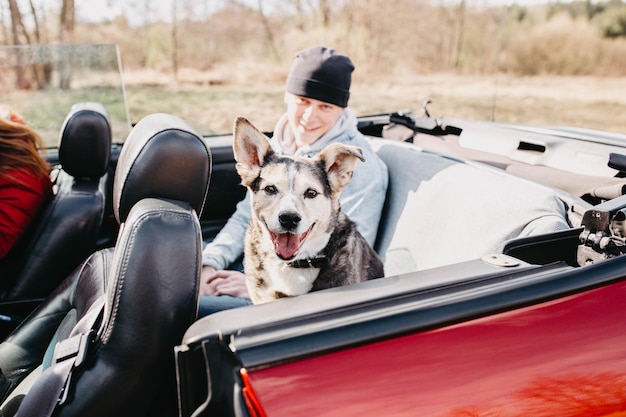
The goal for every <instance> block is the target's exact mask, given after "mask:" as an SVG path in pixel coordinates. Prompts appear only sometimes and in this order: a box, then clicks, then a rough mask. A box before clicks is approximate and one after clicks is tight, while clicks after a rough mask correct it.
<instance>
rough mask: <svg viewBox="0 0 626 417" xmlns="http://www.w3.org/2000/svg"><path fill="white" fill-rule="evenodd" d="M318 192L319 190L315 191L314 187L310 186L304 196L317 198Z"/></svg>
mask: <svg viewBox="0 0 626 417" xmlns="http://www.w3.org/2000/svg"><path fill="white" fill-rule="evenodd" d="M317 194H318V193H317V191H315V190H314V189H312V188H309V189H308V190H306V191H305V192H304V198H315V197H317Z"/></svg>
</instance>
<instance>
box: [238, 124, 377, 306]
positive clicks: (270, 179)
mask: <svg viewBox="0 0 626 417" xmlns="http://www.w3.org/2000/svg"><path fill="white" fill-rule="evenodd" d="M233 150H234V154H235V160H236V161H237V172H238V173H239V175H240V176H241V182H242V184H243V185H244V186H246V187H247V188H248V189H249V190H250V193H251V206H252V215H251V220H250V224H249V226H248V229H247V232H246V238H245V249H244V271H245V274H246V279H247V286H248V291H249V293H250V297H251V299H252V301H253V302H254V303H262V302H266V301H271V300H275V299H278V298H281V297H290V296H295V295H300V294H304V293H307V292H310V291H316V290H321V289H325V288H332V287H338V286H342V285H347V284H353V283H357V282H361V281H365V280H369V279H373V278H379V277H382V276H383V275H384V271H383V264H382V262H381V260H380V258H379V257H378V255H377V254H376V252H375V251H374V250H373V249H372V248H371V247H370V246H369V244H368V243H367V241H366V240H365V238H363V236H361V234H360V233H359V232H358V231H357V230H356V226H355V224H354V222H352V221H351V220H350V219H349V218H348V217H347V216H346V215H345V214H344V213H343V212H341V210H340V206H339V194H340V192H341V190H342V189H343V188H344V187H345V186H346V185H348V183H349V182H350V180H351V179H352V173H353V172H354V167H355V165H356V163H357V159H360V160H363V155H362V152H361V149H360V148H358V147H354V146H347V145H342V144H332V145H329V146H327V147H326V148H325V149H324V150H322V151H321V152H320V153H319V154H318V155H317V156H315V157H313V158H303V157H292V156H284V155H279V154H277V153H275V152H274V151H273V150H272V148H271V146H270V143H269V140H268V138H267V137H266V136H265V135H264V134H263V133H261V132H260V131H259V130H258V129H256V128H255V127H254V126H253V125H252V124H251V123H250V122H249V121H248V120H246V119H245V118H243V117H239V118H237V119H236V121H235V127H234V143H233Z"/></svg>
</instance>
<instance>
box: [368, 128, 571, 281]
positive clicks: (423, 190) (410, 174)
mask: <svg viewBox="0 0 626 417" xmlns="http://www.w3.org/2000/svg"><path fill="white" fill-rule="evenodd" d="M372 144H373V146H374V148H375V149H376V152H377V154H378V155H379V156H380V157H381V159H382V160H383V161H384V162H385V163H386V164H387V168H388V170H389V186H388V189H387V198H386V201H385V206H384V208H383V214H382V218H381V222H380V225H379V233H378V236H377V241H376V245H375V249H376V251H377V252H378V253H379V254H380V255H381V256H382V257H383V259H384V261H385V274H386V275H387V276H390V275H394V274H399V273H404V272H410V271H417V270H423V269H428V268H433V267H436V266H441V265H447V264H452V263H458V262H462V261H466V260H470V259H476V258H481V257H483V256H485V255H488V254H492V253H501V250H502V247H503V245H504V243H505V242H506V241H507V240H509V239H513V238H516V237H522V236H530V235H535V234H540V233H548V232H552V231H557V230H563V229H567V228H569V227H570V225H569V224H568V221H567V209H566V205H565V203H564V201H563V200H561V199H560V198H559V195H558V194H557V193H556V192H555V191H554V190H552V189H549V188H547V187H543V186H541V185H539V184H536V183H532V182H530V181H527V180H524V179H522V178H518V177H514V176H511V175H509V174H506V173H504V172H500V171H498V170H497V169H495V168H491V167H487V166H484V165H481V164H476V163H472V162H469V161H464V160H460V159H456V158H452V157H446V156H442V155H440V154H435V153H431V152H427V151H423V150H421V149H420V148H418V147H416V146H414V145H411V144H408V143H403V142H398V141H392V140H384V139H373V140H372Z"/></svg>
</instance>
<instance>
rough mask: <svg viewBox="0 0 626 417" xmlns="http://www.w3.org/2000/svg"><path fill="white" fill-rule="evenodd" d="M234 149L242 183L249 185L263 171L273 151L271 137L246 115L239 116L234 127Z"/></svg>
mask: <svg viewBox="0 0 626 417" xmlns="http://www.w3.org/2000/svg"><path fill="white" fill-rule="evenodd" d="M233 136H234V138H233V151H234V154H235V160H236V161H237V172H238V173H239V176H240V177H241V183H242V184H243V185H245V186H249V185H250V184H251V183H252V181H254V180H255V179H256V178H257V177H258V176H259V172H260V171H261V165H263V161H264V160H265V157H266V156H267V154H268V153H270V152H273V151H272V147H271V146H270V143H269V139H268V138H267V136H265V135H264V134H263V133H262V132H260V131H259V130H258V129H257V128H256V127H254V126H253V125H252V123H250V122H249V121H248V119H246V118H245V117H237V118H236V119H235V126H234V128H233Z"/></svg>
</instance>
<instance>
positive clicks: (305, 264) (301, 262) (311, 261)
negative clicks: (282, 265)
mask: <svg viewBox="0 0 626 417" xmlns="http://www.w3.org/2000/svg"><path fill="white" fill-rule="evenodd" d="M327 264H328V258H327V257H326V256H316V257H315V258H306V259H296V260H295V261H291V262H289V263H287V265H289V266H290V267H292V268H321V267H323V266H326V265H327Z"/></svg>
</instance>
